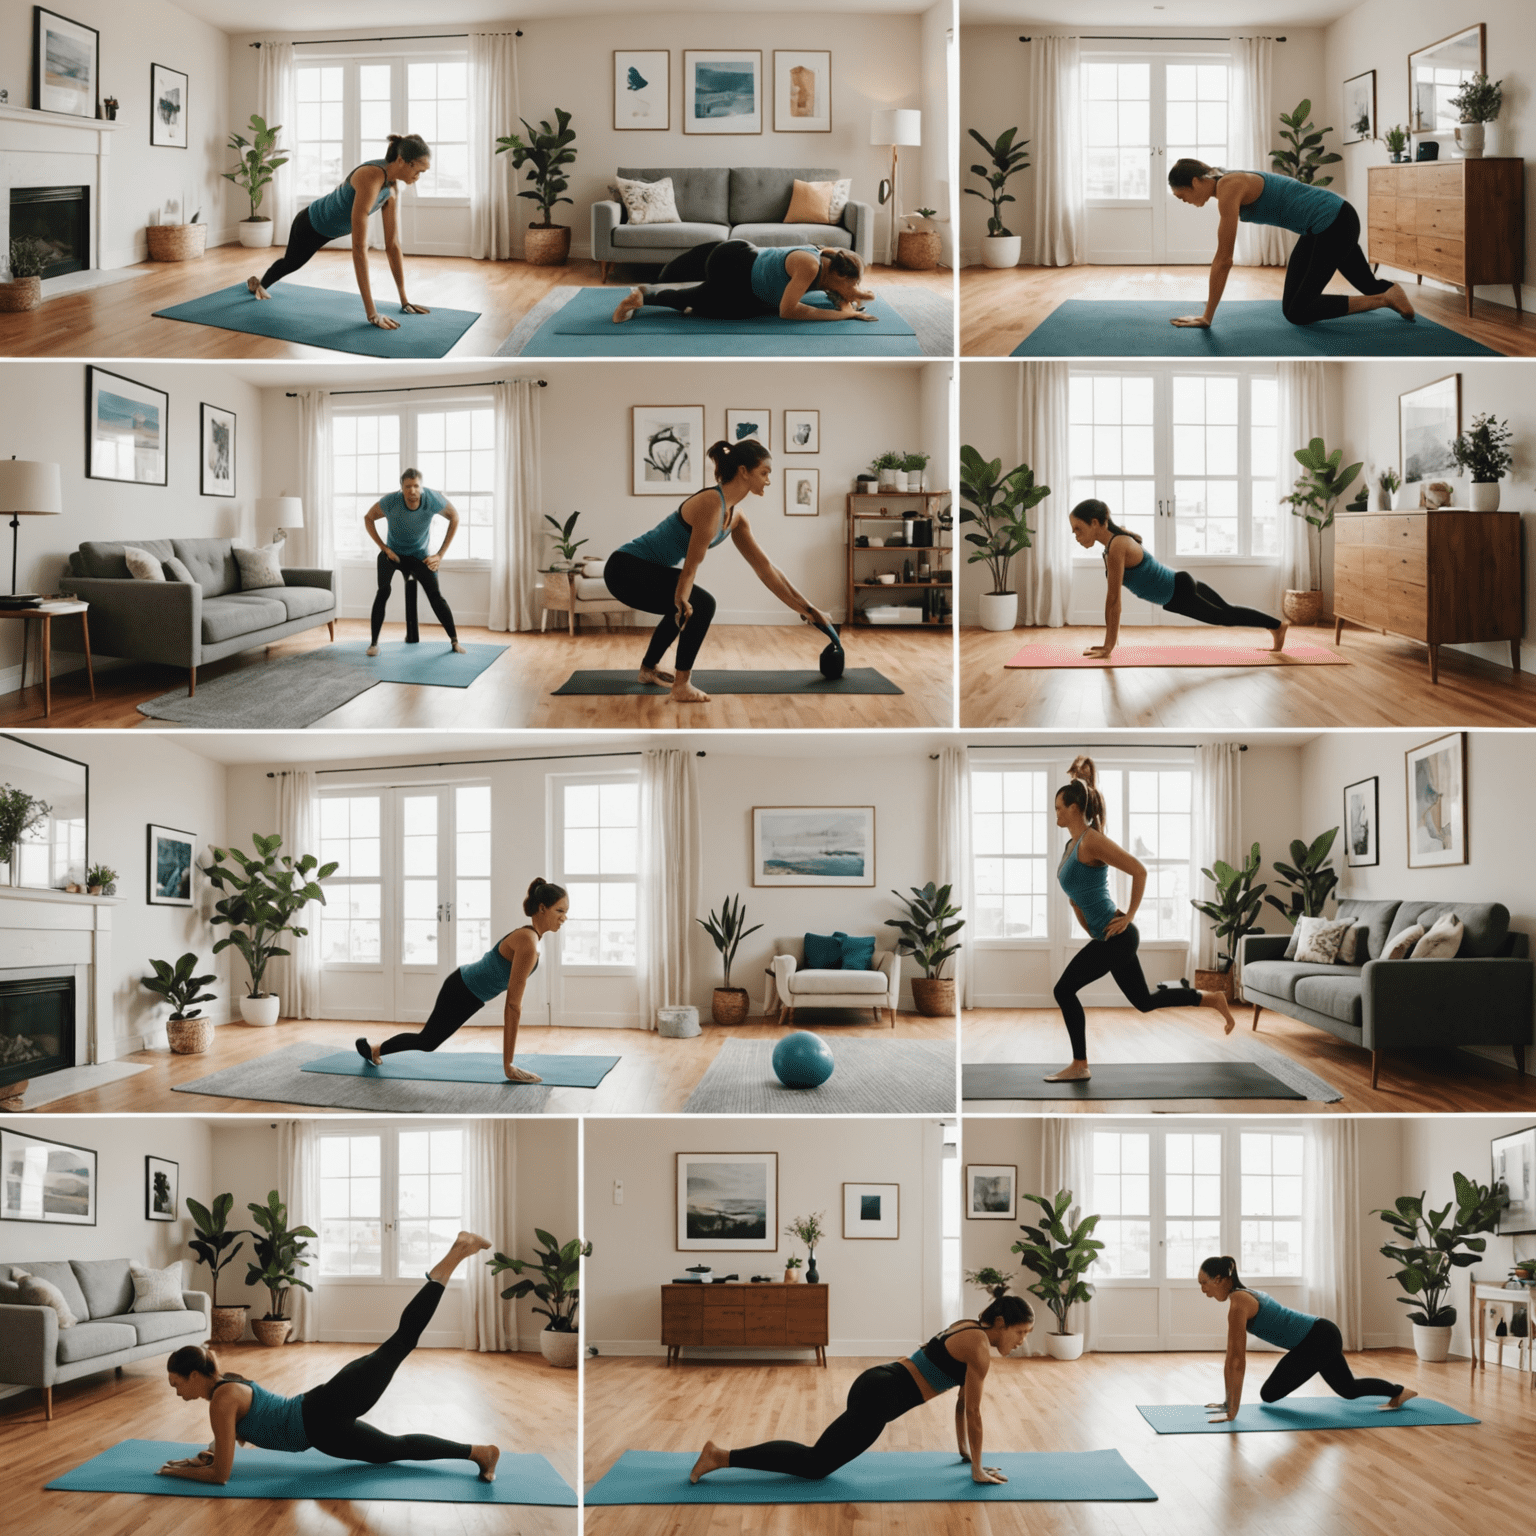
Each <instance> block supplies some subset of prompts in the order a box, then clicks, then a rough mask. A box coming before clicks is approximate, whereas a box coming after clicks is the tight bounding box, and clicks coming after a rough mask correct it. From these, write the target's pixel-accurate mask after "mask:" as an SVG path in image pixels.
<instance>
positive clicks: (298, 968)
mask: <svg viewBox="0 0 1536 1536" xmlns="http://www.w3.org/2000/svg"><path fill="white" fill-rule="evenodd" d="M277 835H278V836H279V837H280V838H282V840H283V846H282V848H281V849H279V850H278V853H279V857H281V855H282V854H285V853H286V854H288V855H290V856H291V857H293V858H295V859H298V858H301V857H303V855H304V854H306V853H312V854H314V855H315V857H316V858H319V856H320V798H319V795H318V793H317V791H316V786H315V774H314V770H313V769H312V768H290V769H288V770H287V771H286V772H285V773H281V774H279V775H278V779H277ZM324 911H325V908H324V907H322V906H321V905H320V904H319V902H312V903H311V904H310V905H309V906H308V907H306V908H305V910H304V912H303V913H302V914H301V915H300V918H299V925H300V926H301V927H307V928H308V929H309V933H308V934H307V935H306V936H305V937H304V938H302V939H300V938H295V937H294V936H293V935H292V934H289V935H287V942H286V944H285V945H284V948H286V949H287V950H288V952H289V953H288V956H287V958H286V959H278V960H274V961H273V962H272V964H271V966H270V967H269V968H268V972H267V974H268V976H269V977H270V980H269V981H268V983H267V985H268V987H269V988H270V989H271V990H272V991H274V992H276V993H277V994H278V995H279V996H280V997H281V998H282V1000H283V1017H284V1018H287V1019H318V1018H320V1017H322V1014H321V1012H320V917H321V914H322V913H323V912H324Z"/></svg>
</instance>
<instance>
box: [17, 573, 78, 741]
mask: <svg viewBox="0 0 1536 1536" xmlns="http://www.w3.org/2000/svg"><path fill="white" fill-rule="evenodd" d="M90 606H91V605H90V604H89V603H82V602H80V601H78V600H77V599H75V598H70V597H61V598H57V599H54V600H52V601H49V602H46V603H39V604H38V605H37V607H35V608H0V619H20V620H22V621H23V627H22V634H21V689H22V692H23V693H25V692H26V687H27V652H28V651H29V650H30V649H31V646H30V643H29V642H30V641H31V639H32V626H31V621H33V620H36V621H37V623H38V624H39V625H40V626H41V629H42V646H41V649H42V667H43V717H44V718H45V719H46V718H47V717H48V716H49V715H51V714H52V713H53V621H54V620H55V619H56V618H60V617H62V616H65V615H68V614H71V613H78V614H79V615H80V636H81V638H82V639H83V640H84V642H85V678H86V681H87V682H88V683H89V684H90V688H91V697H92V698H93V699H94V698H95V697H96V673H95V671H94V670H93V668H92V666H91V626H90V620H89V618H88V617H87V612H88V610H89V608H90Z"/></svg>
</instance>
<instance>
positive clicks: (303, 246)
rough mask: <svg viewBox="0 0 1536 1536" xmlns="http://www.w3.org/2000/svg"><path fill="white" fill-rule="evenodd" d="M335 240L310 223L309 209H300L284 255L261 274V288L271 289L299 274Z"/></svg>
mask: <svg viewBox="0 0 1536 1536" xmlns="http://www.w3.org/2000/svg"><path fill="white" fill-rule="evenodd" d="M335 238H336V237H335V236H334V235H322V234H321V233H320V232H319V231H318V230H317V229H316V228H315V226H314V225H313V224H311V223H310V222H309V209H308V208H300V209H299V211H298V212H297V213H296V214H294V216H293V225H292V227H291V228H290V229H289V231H288V244H287V245H286V246H285V247H284V249H283V254H282V255H281V256H279V257H278V258H277V260H276V261H274V262H273V263H272V265H271V266H270V267H268V268H267V270H266V271H265V272H263V273H262V274H261V286H262V287H263V288H270V287H271V286H272V284H273V283H275V282H278V281H280V280H281V279H282V278H285V277H287V276H288V275H289V274H290V273H293V272H297V271H298V270H299V268H300V267H302V266H303V265H304V263H305V262H306V261H308V260H309V258H310V257H311V256H313V255H314V254H315V252H316V251H318V250H319V249H320V247H321V246H323V245H327V244H329V243H330V242H331V241H332V240H334V239H335Z"/></svg>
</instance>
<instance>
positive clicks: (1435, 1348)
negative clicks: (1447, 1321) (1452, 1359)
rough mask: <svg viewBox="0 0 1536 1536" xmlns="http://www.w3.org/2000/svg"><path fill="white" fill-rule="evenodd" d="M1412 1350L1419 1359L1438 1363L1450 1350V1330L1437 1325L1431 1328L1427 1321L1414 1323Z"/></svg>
mask: <svg viewBox="0 0 1536 1536" xmlns="http://www.w3.org/2000/svg"><path fill="white" fill-rule="evenodd" d="M1413 1352H1414V1354H1416V1355H1417V1356H1418V1357H1419V1359H1420V1360H1427V1361H1429V1362H1430V1363H1431V1364H1438V1363H1439V1362H1440V1361H1442V1360H1444V1359H1445V1358H1446V1356H1447V1355H1449V1354H1450V1352H1451V1330H1450V1329H1449V1328H1447V1327H1441V1326H1439V1325H1437V1326H1435V1327H1433V1328H1431V1327H1430V1326H1429V1325H1428V1324H1427V1323H1415V1324H1414V1325H1413Z"/></svg>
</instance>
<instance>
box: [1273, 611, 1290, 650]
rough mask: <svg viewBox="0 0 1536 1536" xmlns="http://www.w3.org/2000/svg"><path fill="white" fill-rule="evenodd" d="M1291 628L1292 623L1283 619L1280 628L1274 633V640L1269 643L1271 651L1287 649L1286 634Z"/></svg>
mask: <svg viewBox="0 0 1536 1536" xmlns="http://www.w3.org/2000/svg"><path fill="white" fill-rule="evenodd" d="M1290 627H1291V621H1290V620H1289V619H1281V621H1280V628H1279V629H1277V630H1274V631H1273V632H1272V638H1271V639H1270V642H1269V648H1270V650H1272V651H1283V650H1284V649H1285V632H1286V630H1288V629H1289V628H1290Z"/></svg>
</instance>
